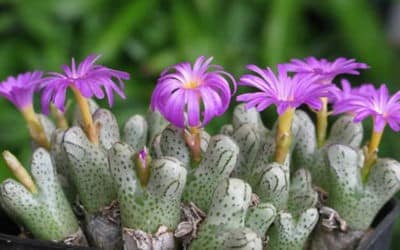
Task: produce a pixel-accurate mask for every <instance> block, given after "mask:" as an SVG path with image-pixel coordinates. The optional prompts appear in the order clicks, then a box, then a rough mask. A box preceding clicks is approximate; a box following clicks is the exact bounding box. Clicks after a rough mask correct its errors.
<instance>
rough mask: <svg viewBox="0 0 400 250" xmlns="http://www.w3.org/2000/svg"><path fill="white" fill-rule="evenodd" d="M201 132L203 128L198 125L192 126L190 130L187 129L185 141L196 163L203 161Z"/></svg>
mask: <svg viewBox="0 0 400 250" xmlns="http://www.w3.org/2000/svg"><path fill="white" fill-rule="evenodd" d="M201 133H202V129H201V128H198V127H190V128H189V131H187V130H185V141H186V144H187V145H188V147H189V149H190V153H191V155H192V159H193V161H194V162H195V163H199V162H200V161H201V158H202V157H201Z"/></svg>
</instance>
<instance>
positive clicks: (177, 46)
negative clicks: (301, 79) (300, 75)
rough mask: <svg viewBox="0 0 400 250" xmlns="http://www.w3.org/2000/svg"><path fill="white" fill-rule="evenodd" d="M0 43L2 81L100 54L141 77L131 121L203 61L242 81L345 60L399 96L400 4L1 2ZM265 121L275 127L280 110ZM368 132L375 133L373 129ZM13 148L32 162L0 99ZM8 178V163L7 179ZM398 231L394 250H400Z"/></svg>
mask: <svg viewBox="0 0 400 250" xmlns="http://www.w3.org/2000/svg"><path fill="white" fill-rule="evenodd" d="M0 37H1V38H0V79H5V78H6V77H7V76H8V75H15V74H17V73H20V72H23V71H29V70H34V69H37V70H43V71H59V70H60V65H61V64H63V63H70V58H71V57H72V56H73V57H75V58H76V59H78V60H81V59H82V58H84V57H85V56H87V55H88V54H90V53H98V54H101V55H102V58H101V60H100V63H101V64H105V65H107V66H110V67H113V68H117V69H121V70H125V71H128V72H129V73H131V77H132V80H130V81H128V82H126V92H127V97H128V98H127V100H125V101H123V100H120V99H119V100H117V102H116V104H115V107H114V109H113V110H114V113H115V115H116V116H117V119H118V120H119V121H120V122H121V123H122V122H123V121H125V120H126V119H127V117H128V116H130V115H132V114H134V113H144V112H146V110H147V109H148V104H149V99H150V95H151V91H152V89H153V87H154V85H155V81H156V79H157V76H158V75H159V73H160V71H161V70H162V69H163V68H164V67H166V66H168V65H171V64H175V63H177V62H179V61H182V60H185V61H188V60H189V61H193V60H194V59H195V58H196V57H197V56H199V55H206V56H214V58H215V59H214V62H215V63H217V64H221V65H223V66H224V67H225V68H226V70H228V71H230V72H232V73H233V74H234V75H235V76H236V77H239V76H240V74H242V73H243V72H245V65H246V64H249V63H255V64H258V65H260V66H266V65H271V66H273V65H275V64H276V63H279V62H285V61H288V60H289V59H290V58H292V57H305V56H309V55H315V56H317V57H327V58H330V59H333V58H335V57H338V56H345V57H349V58H356V59H357V60H360V61H363V62H366V63H368V64H369V65H370V66H371V69H370V70H368V71H365V72H363V73H362V75H361V76H360V77H349V79H351V80H352V81H353V83H354V84H360V83H362V82H373V83H376V84H379V83H382V82H385V83H387V84H388V85H389V88H390V89H391V90H392V91H395V90H397V89H399V80H400V73H399V70H398V69H399V62H400V55H399V48H400V2H398V1H389V0H369V1H363V0H324V1H312V0H269V1H262V0H247V1H239V0H230V1H227V0H226V1H215V0H194V1H178V0H177V1H173V0H160V1H156V0H138V1H132V0H35V1H34V0H26V1H24V0H8V1H7V0H0ZM337 80H338V79H337ZM36 101H37V100H36ZM103 105H105V104H104V103H103ZM37 110H38V111H39V110H40V107H39V105H37ZM229 117H230V115H229V113H228V114H227V115H226V116H225V117H221V118H218V119H214V121H213V122H212V123H211V124H210V125H209V126H208V130H210V131H211V132H215V131H217V129H218V126H220V125H221V124H224V123H226V122H228V121H229V119H230V118H229ZM264 119H265V121H266V123H267V124H269V125H271V124H272V123H273V119H274V114H273V112H271V111H270V112H266V114H265V117H264ZM365 125H366V127H367V129H370V121H367V122H365ZM367 132H368V131H367ZM399 143H400V135H399V134H396V135H394V134H393V133H392V132H390V131H389V130H387V131H386V132H385V135H384V141H383V145H382V147H381V152H380V155H381V156H390V157H394V158H396V159H398V160H400V154H399V153H398V150H397V149H398V147H399ZM4 149H9V150H11V151H12V152H14V153H15V154H16V155H17V156H18V157H20V159H21V160H22V161H23V162H24V163H25V164H28V162H29V157H30V154H31V151H30V144H29V138H28V133H27V130H26V128H25V124H24V122H23V119H22V117H21V116H20V115H19V114H18V112H17V111H16V109H15V108H14V107H13V106H12V105H11V104H10V103H8V102H7V101H6V100H4V99H0V150H4ZM8 174H9V173H8V172H7V170H6V168H5V166H4V162H3V161H0V177H1V178H2V179H3V178H4V177H5V176H7V175H8ZM397 224H398V225H396V226H397V228H396V229H397V230H396V232H395V233H396V235H395V236H394V237H393V239H394V245H393V249H396V248H397V249H400V239H399V237H396V236H400V222H399V223H397ZM397 241H398V242H397Z"/></svg>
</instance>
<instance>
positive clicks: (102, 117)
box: [93, 109, 120, 150]
mask: <svg viewBox="0 0 400 250" xmlns="http://www.w3.org/2000/svg"><path fill="white" fill-rule="evenodd" d="M93 122H94V123H95V124H98V126H100V127H99V141H100V144H101V145H102V146H103V147H104V148H105V149H106V150H108V149H110V148H111V147H112V145H113V144H114V143H115V142H117V141H120V135H119V128H118V123H117V119H115V116H114V115H113V114H112V113H111V111H109V110H107V109H97V110H96V111H95V112H94V113H93Z"/></svg>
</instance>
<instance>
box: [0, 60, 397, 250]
mask: <svg viewBox="0 0 400 250" xmlns="http://www.w3.org/2000/svg"><path fill="white" fill-rule="evenodd" d="M98 59H99V57H98V56H96V55H90V56H88V57H87V58H86V59H84V60H83V61H82V62H81V63H80V64H79V65H76V64H75V60H74V59H73V60H72V62H71V66H63V67H62V69H63V73H62V74H61V73H56V72H51V73H46V74H44V75H43V73H42V72H38V71H34V72H31V73H30V72H28V73H24V74H21V75H19V76H17V77H9V78H8V79H7V80H6V81H4V82H2V83H1V84H0V94H1V95H2V96H4V97H5V98H7V99H9V100H10V101H11V102H13V103H14V104H15V106H16V107H17V108H18V109H19V110H20V111H21V113H22V114H23V116H24V118H25V120H26V122H27V125H28V129H29V132H30V135H31V138H32V140H33V142H34V143H33V144H32V146H33V150H34V153H33V156H32V163H31V167H30V168H29V170H26V169H25V168H24V167H23V166H22V164H21V163H20V162H19V161H18V160H17V159H16V157H15V156H13V155H12V154H11V153H10V152H8V151H5V152H4V153H3V157H4V159H5V161H6V163H7V166H8V167H9V168H10V169H11V171H12V172H13V174H14V176H15V180H14V179H8V180H5V181H3V183H2V184H1V185H0V204H1V207H2V208H3V210H4V211H5V212H6V213H7V214H8V215H9V217H10V218H12V219H13V220H14V221H15V222H16V223H17V224H18V225H20V226H21V227H22V228H23V231H24V232H26V234H28V235H32V236H33V237H34V238H37V239H43V240H49V241H55V242H60V243H64V244H69V245H79V246H94V247H97V248H99V249H107V250H108V249H180V248H184V249H260V250H261V249H272V250H274V249H282V250H283V249H285V250H286V249H289V250H291V249H293V250H297V249H299V250H300V249H321V248H325V249H332V248H343V247H344V246H351V248H355V247H357V245H358V242H359V241H360V239H361V238H362V237H364V235H365V232H366V231H367V230H368V228H369V227H370V226H371V224H372V221H373V220H374V217H375V216H376V214H377V213H378V211H379V210H380V209H381V208H382V207H383V205H384V204H385V203H387V202H388V200H389V199H391V197H393V195H394V194H395V193H396V192H397V191H398V190H399V189H400V170H399V167H400V166H399V165H400V164H399V163H398V162H397V161H396V160H393V159H389V158H379V157H378V149H379V144H380V141H381V139H382V136H383V131H384V128H385V126H386V125H389V127H390V128H391V129H393V130H394V131H398V130H400V92H397V93H395V94H394V95H393V96H390V95H389V92H388V90H387V88H386V86H385V85H381V86H380V87H379V88H378V89H376V88H375V87H374V86H372V85H370V84H365V85H362V86H360V87H356V88H352V87H351V85H350V83H349V82H348V81H347V80H343V81H342V86H341V88H339V87H337V86H336V85H335V84H334V83H333V81H334V79H335V78H336V77H337V76H338V75H341V74H353V75H357V74H359V70H360V69H366V68H368V66H367V65H366V64H364V63H358V62H356V61H355V60H354V59H346V58H338V59H336V60H335V61H332V62H330V61H328V60H326V59H316V58H314V57H309V58H305V59H304V60H299V59H293V60H292V61H291V62H290V63H285V64H279V65H277V71H276V73H275V72H274V71H273V70H272V69H271V68H269V67H267V68H259V67H258V66H255V65H249V66H248V67H247V68H248V69H249V70H250V71H251V72H252V73H251V74H245V75H243V76H242V77H240V79H239V81H238V82H236V80H235V79H234V77H233V76H232V75H231V74H230V73H228V72H226V71H225V70H224V69H223V68H222V67H221V66H219V65H213V64H211V62H212V58H206V57H203V56H201V57H199V58H197V60H196V61H195V63H194V64H193V65H192V64H190V63H189V62H183V63H179V64H176V65H173V66H172V67H168V68H167V69H166V70H165V71H164V72H162V73H161V75H160V77H159V79H158V81H157V85H156V87H155V90H154V92H153V95H152V98H151V104H150V108H151V110H150V111H149V113H148V114H147V115H146V116H142V115H137V114H136V115H133V116H131V117H130V118H129V119H128V120H127V121H126V123H125V124H124V125H123V126H122V129H121V132H120V126H119V125H118V123H117V119H116V118H115V116H114V114H113V113H112V112H111V111H109V110H107V109H104V108H100V107H99V106H98V105H97V104H96V102H95V101H94V100H93V99H103V98H105V97H107V99H108V102H109V105H110V106H112V104H113V102H114V92H115V93H117V94H118V95H119V96H120V97H122V98H125V94H124V85H123V80H128V79H129V74H128V73H126V72H122V71H118V70H114V69H110V68H108V67H105V66H102V65H98V64H96V62H97V60H98ZM238 85H239V86H248V87H254V88H256V89H257V92H250V93H243V94H241V95H239V96H237V100H238V101H240V102H244V103H243V104H239V105H237V106H236V107H235V108H234V111H233V117H232V123H231V124H226V125H224V126H223V127H221V128H220V133H219V134H215V135H210V134H209V133H207V132H206V125H207V124H208V123H209V122H210V121H211V120H212V119H214V118H216V117H218V116H221V115H223V114H224V113H225V112H226V111H227V110H228V108H229V106H230V102H231V98H232V96H233V95H234V93H235V91H236V88H237V86H238ZM68 89H69V90H71V91H72V93H73V96H74V98H75V100H76V104H77V105H76V106H77V107H76V111H75V114H74V117H73V121H72V123H71V125H70V123H69V122H68V121H67V119H66V118H65V117H66V116H65V115H64V113H65V112H67V111H68V109H67V108H66V104H65V103H66V93H67V90H68ZM36 91H41V94H42V95H41V104H42V109H43V112H44V113H45V114H48V113H50V111H51V114H52V117H53V119H49V118H48V117H46V116H43V115H41V114H37V113H35V111H34V108H33V96H34V92H36ZM328 104H329V105H328ZM269 106H276V110H277V114H278V118H277V121H276V122H275V125H274V126H273V127H272V128H267V127H266V126H265V125H264V123H263V121H262V119H261V114H260V112H262V111H263V110H264V109H266V108H268V107H269ZM301 106H308V107H309V108H310V110H311V111H312V112H314V113H315V114H316V115H315V119H316V124H315V125H314V123H313V120H312V116H310V115H309V114H308V112H307V110H305V109H300V107H301ZM342 113H343V115H341V116H340V117H338V118H337V119H336V121H335V122H334V123H333V124H332V125H331V126H330V129H328V128H329V126H328V116H329V115H332V114H334V115H336V114H342ZM368 116H371V117H372V118H373V121H374V127H373V132H372V136H371V140H370V141H369V142H367V143H366V144H363V143H364V142H363V127H362V125H361V123H360V122H361V121H362V120H364V119H365V118H366V117H368ZM53 121H54V122H53ZM327 229H328V230H327ZM337 235H341V237H339V238H338V237H336V236H337ZM334 237H336V238H335V239H338V240H335V241H332V238H334ZM341 239H343V240H341ZM349 239H350V240H349Z"/></svg>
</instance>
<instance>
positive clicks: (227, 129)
mask: <svg viewBox="0 0 400 250" xmlns="http://www.w3.org/2000/svg"><path fill="white" fill-rule="evenodd" d="M233 132H234V129H233V125H232V124H225V125H223V126H222V127H221V129H220V130H219V133H220V134H222V135H228V136H231V135H232V134H233Z"/></svg>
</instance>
